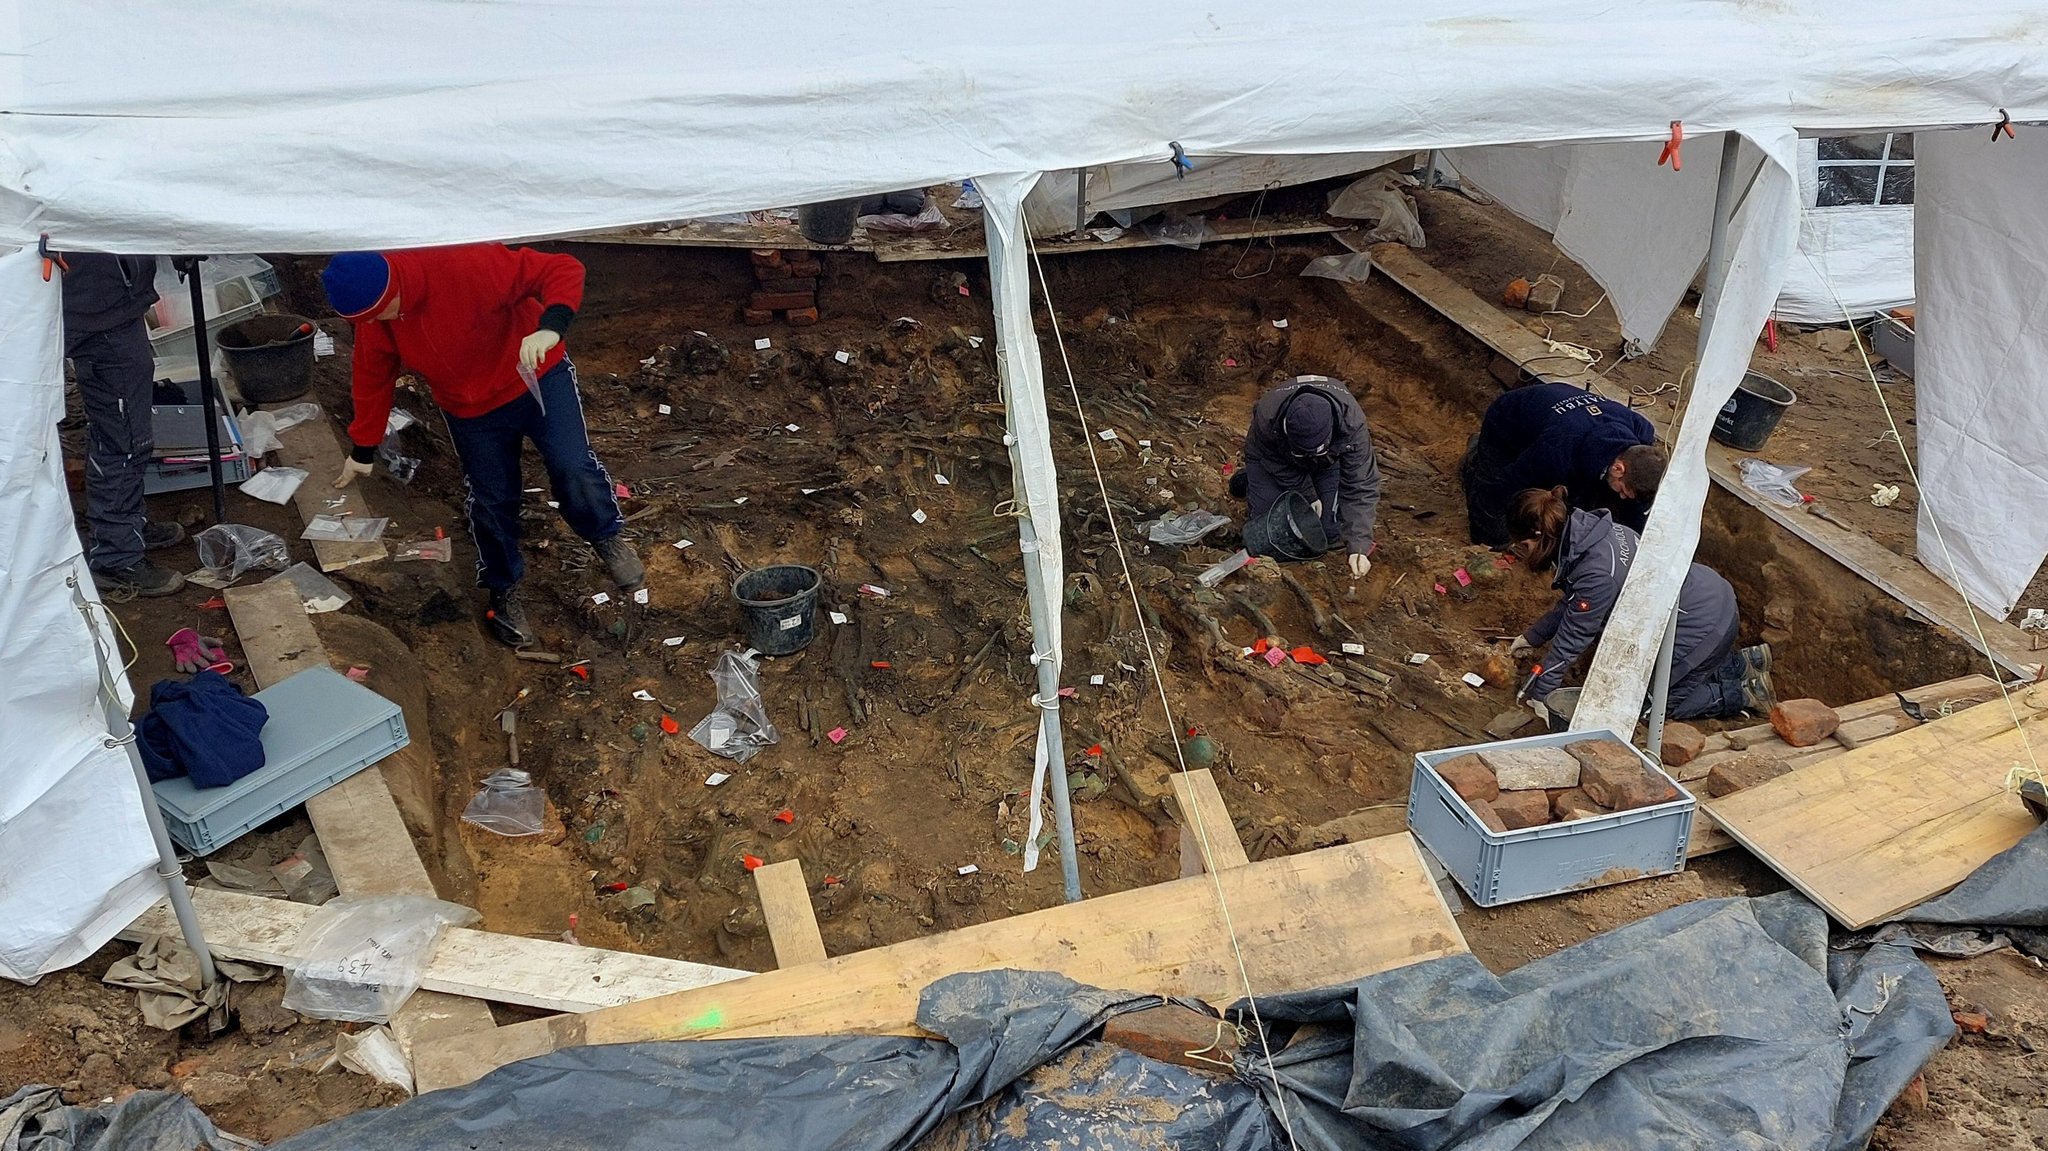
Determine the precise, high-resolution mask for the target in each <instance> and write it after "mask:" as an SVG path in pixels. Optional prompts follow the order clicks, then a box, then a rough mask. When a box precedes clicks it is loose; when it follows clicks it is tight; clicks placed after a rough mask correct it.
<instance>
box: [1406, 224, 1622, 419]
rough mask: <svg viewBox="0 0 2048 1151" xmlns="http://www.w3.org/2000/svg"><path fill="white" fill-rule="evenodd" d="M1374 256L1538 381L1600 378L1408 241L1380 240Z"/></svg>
mask: <svg viewBox="0 0 2048 1151" xmlns="http://www.w3.org/2000/svg"><path fill="white" fill-rule="evenodd" d="M1370 255H1371V256H1372V266H1373V267H1375V268H1378V269H1379V270H1380V271H1381V272H1382V273H1383V274H1385V276H1386V277H1387V278H1388V279H1389V280H1392V281H1393V282H1394V283H1396V284H1399V285H1400V286H1401V287H1403V288H1405V289H1407V291H1408V293H1409V294H1410V295H1412V296H1414V297H1415V298H1416V299H1418V300H1421V301H1422V302H1423V303H1425V304H1428V305H1429V306H1430V307H1431V308H1432V309H1434V310H1435V311H1436V313H1437V314H1438V315H1440V316H1442V317H1443V318H1444V319H1447V320H1449V321H1450V322H1452V323H1454V324H1456V325H1458V326H1459V327H1461V328H1463V329H1465V331H1466V332H1468V333H1469V334H1471V335H1472V336H1474V337H1475V338H1477V339H1478V340H1479V342H1480V343H1483V344H1485V345H1486V346H1487V347H1489V348H1492V349H1493V350H1494V351H1496V352H1499V353H1500V354H1501V355H1503V356H1506V357H1507V358H1508V359H1509V360H1511V361H1513V362H1514V363H1515V365H1516V366H1517V367H1519V368H1521V369H1522V370H1523V371H1525V372H1528V373H1529V374H1530V375H1532V376H1535V377H1536V378H1537V379H1539V380H1543V381H1545V382H1550V383H1571V384H1579V385H1582V386H1584V385H1589V384H1592V383H1593V382H1594V381H1596V380H1598V379H1599V377H1598V376H1597V375H1596V374H1595V373H1593V372H1592V371H1591V370H1590V369H1589V368H1588V367H1587V366H1586V365H1584V364H1581V363H1579V362H1578V361H1577V360H1574V359H1572V358H1570V357H1569V356H1565V355H1562V354H1561V353H1558V352H1554V351H1551V349H1550V345H1549V344H1548V343H1546V342H1545V341H1544V339H1543V337H1542V336H1539V335H1537V334H1536V333H1535V332H1532V331H1530V330H1529V329H1528V328H1526V327H1523V326H1522V323H1521V321H1519V320H1517V319H1515V317H1516V316H1517V315H1524V314H1526V313H1517V312H1509V311H1507V310H1505V309H1503V308H1501V307H1500V306H1499V305H1497V304H1494V303H1491V302H1489V301H1487V300H1484V299H1481V298H1480V297H1479V295H1478V293H1476V292H1474V291H1473V290H1472V289H1470V288H1467V287H1466V286H1465V285H1463V284H1460V283H1458V282H1457V281H1456V280H1453V279H1451V278H1450V277H1449V276H1446V275H1444V274H1443V273H1442V272H1439V271H1437V270H1436V269H1435V268H1432V267H1430V266H1429V265H1428V264H1426V263H1424V262H1423V260H1422V257H1420V256H1417V255H1416V254H1415V250H1414V249H1412V248H1409V247H1408V246H1406V245H1405V244H1375V245H1373V247H1372V250H1371V253H1370Z"/></svg>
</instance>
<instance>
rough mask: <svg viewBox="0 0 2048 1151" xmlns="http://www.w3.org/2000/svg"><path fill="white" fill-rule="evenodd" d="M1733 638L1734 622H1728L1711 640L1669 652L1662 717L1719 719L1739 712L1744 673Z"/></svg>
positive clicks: (1741, 659) (1732, 620)
mask: <svg viewBox="0 0 2048 1151" xmlns="http://www.w3.org/2000/svg"><path fill="white" fill-rule="evenodd" d="M1735 635H1736V621H1735V620H1734V619H1732V618H1731V619H1729V620H1728V622H1727V625H1726V627H1725V629H1717V630H1716V634H1715V635H1714V636H1713V637H1711V638H1709V639H1706V640H1704V641H1702V642H1698V643H1695V644H1693V645H1692V646H1691V647H1690V648H1687V649H1684V650H1678V649H1674V650H1673V652H1672V655H1671V688H1670V690H1668V691H1667V692H1665V693H1664V714H1665V715H1666V716H1668V717H1670V718H1672V719H1702V718H1704V719H1720V718H1722V717H1724V716H1730V715H1734V714H1736V713H1737V712H1740V711H1741V710H1742V678H1743V675H1744V674H1745V672H1746V670H1747V669H1746V667H1745V665H1744V661H1743V658H1742V656H1741V654H1740V653H1739V652H1737V651H1735ZM1680 638H1681V639H1683V638H1684V637H1683V636H1681V637H1680Z"/></svg>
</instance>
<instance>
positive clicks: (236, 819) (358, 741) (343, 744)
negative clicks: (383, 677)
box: [156, 667, 411, 855]
mask: <svg viewBox="0 0 2048 1151" xmlns="http://www.w3.org/2000/svg"><path fill="white" fill-rule="evenodd" d="M256 698H257V699H259V700H261V701H262V702H263V706H264V708H265V709H266V710H267V711H269V713H270V721H269V722H268V723H265V724H264V725H263V767H262V768H261V769H260V770H258V771H255V772H252V773H250V774H249V775H245V776H243V777H242V778H241V779H238V780H236V781H235V782H234V783H231V784H229V785H228V786H226V787H209V788H197V787H193V786H192V781H191V780H189V779H185V778H182V777H181V778H178V779H167V780H165V781H164V782H162V783H159V784H157V785H156V802H157V806H158V807H159V808H161V809H162V810H163V813H164V824H165V826H166V827H168V828H169V829H170V833H171V838H172V839H174V840H176V841H177V842H178V845H179V846H181V847H183V848H184V849H185V850H187V851H190V852H192V853H193V854H195V855H209V854H211V853H213V852H215V851H217V850H219V849H220V848H222V847H224V846H226V845H227V844H229V843H232V842H233V841H234V840H236V839H238V838H240V837H241V836H242V835H244V834H246V833H248V832H249V831H251V830H254V829H255V828H257V827H259V826H261V825H263V824H265V823H268V822H270V821H271V820H273V819H276V818H277V817H278V816H280V815H283V814H284V813H285V812H287V811H290V810H291V809H292V808H294V807H297V806H298V805H299V804H302V803H304V802H306V800H308V799H310V798H312V797H313V796H315V795H318V794H320V793H321V792H323V791H325V790H327V789H328V788H330V787H332V786H334V785H335V784H337V783H340V782H341V781H342V780H344V779H347V778H348V777H349V776H351V775H354V774H355V773H356V772H359V771H361V770H363V769H364V768H366V767H368V766H370V765H371V764H373V763H376V762H377V761H378V760H380V759H383V758H384V757H385V756H387V755H390V754H391V753H392V752H394V751H397V750H398V749H399V748H401V747H404V746H405V745H406V744H407V743H408V742H410V741H411V736H409V735H408V734H407V733H406V730H405V713H404V712H402V711H400V710H399V707H398V705H397V704H395V703H393V702H391V701H390V700H388V699H385V698H384V697H383V696H381V695H378V694H377V693H376V692H374V691H371V690H370V689H369V688H367V687H364V686H363V685H362V684H359V683H356V682H355V681H353V680H351V679H349V678H348V677H347V676H345V675H342V674H341V673H339V672H337V671H335V670H334V669H333V668H326V667H314V668H307V669H306V670H305V671H302V672H299V673H298V674H297V675H294V676H292V677H291V678H289V679H286V680H284V681H282V682H280V683H275V684H272V685H271V686H270V687H268V688H265V689H264V690H262V691H259V692H257V693H256Z"/></svg>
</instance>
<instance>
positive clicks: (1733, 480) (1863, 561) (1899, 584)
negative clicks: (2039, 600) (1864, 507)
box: [1707, 444, 2041, 680]
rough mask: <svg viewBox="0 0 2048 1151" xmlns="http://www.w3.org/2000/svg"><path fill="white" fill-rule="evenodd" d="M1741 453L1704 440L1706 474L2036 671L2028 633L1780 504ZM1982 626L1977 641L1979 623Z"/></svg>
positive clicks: (1982, 647) (1889, 591)
mask: <svg viewBox="0 0 2048 1151" xmlns="http://www.w3.org/2000/svg"><path fill="white" fill-rule="evenodd" d="M1740 459H1741V453H1738V452H1736V451H1734V450H1732V449H1730V448H1728V447H1727V446H1726V445H1723V444H1708V445H1707V474H1708V475H1710V476H1712V477H1713V478H1714V482H1715V483H1717V484H1720V485H1721V486H1722V487H1723V488H1726V489H1727V490H1728V491H1729V492H1730V493H1732V494H1733V495H1734V496H1735V497H1736V498H1737V499H1739V500H1741V501H1742V502H1744V503H1746V504H1748V505H1749V506H1751V507H1753V508H1755V509H1756V510H1758V511H1760V512H1762V513H1763V514H1764V515H1766V516H1768V517H1769V518H1770V519H1772V520H1773V521H1775V522H1776V523H1777V524H1778V525H1779V526H1780V527H1783V528H1785V529H1786V530H1787V531H1790V532H1791V533H1792V534H1793V535H1795V536H1798V537H1799V538H1800V539H1802V540H1805V541H1806V542H1807V543H1809V544H1812V545H1813V546H1814V547H1816V548H1819V549H1820V550H1821V551H1822V552H1823V553H1825V554H1826V555H1827V556H1828V558H1829V559H1832V560H1834V561H1835V562H1836V563H1839V564H1841V565H1842V566H1843V567H1845V568H1848V569H1849V570H1850V571H1852V572H1855V573H1856V574H1857V575H1859V576H1862V577H1863V578H1864V579H1865V580H1868V581H1869V582H1870V583H1872V584H1874V585H1876V587H1877V589H1878V590H1879V591H1882V592H1884V593H1885V594H1886V595H1888V596H1891V597H1892V598H1893V599H1895V600H1898V601H1899V602H1900V603H1902V604H1905V605H1906V606H1907V607H1909V608H1911V609H1912V610H1913V611H1915V612H1917V613H1918V614H1919V615H1921V616H1922V617H1924V618H1925V619H1927V620H1930V621H1932V622H1933V623H1934V624H1936V625H1937V626H1939V627H1943V628H1946V629H1947V630H1948V631H1950V632H1952V633H1954V634H1955V635H1957V636H1959V637H1961V638H1962V640H1963V642H1965V643H1967V644H1969V645H1970V646H1971V647H1973V648H1975V649H1977V650H1978V651H1980V652H1982V653H1984V655H1985V656H1986V657H1988V658H1989V659H1991V660H1993V661H1994V662H1996V663H1997V664H1998V666H1999V667H2000V668H2003V669H2004V670H2005V671H2007V672H2009V673H2011V674H2013V675H2016V676H2018V677H2020V678H2021V679H2028V680H2031V679H2033V678H2034V677H2035V675H2036V674H2037V673H2038V671H2039V667H2040V663H2041V658H2040V656H2039V655H2037V654H2035V653H2034V652H2033V651H2032V650H2031V648H2032V644H2031V643H2030V642H2029V641H2028V639H2027V636H2026V633H2024V632H2022V631H2020V630H2019V629H2018V628H2016V627H2014V626H2012V625H2011V624H2009V623H2005V622H2004V621H2002V620H1998V619H1994V618H1992V617H1991V616H1989V615H1987V614H1985V613H1983V612H1979V613H1977V615H1976V618H1975V621H1974V622H1973V621H1972V619H1971V614H1970V610H1969V608H1968V607H1967V606H1966V605H1965V604H1964V602H1963V597H1962V593H1960V592H1958V591H1956V589H1954V588H1952V587H1950V586H1949V585H1948V584H1947V582H1945V581H1944V580H1942V579H1941V578H1940V577H1938V576H1936V575H1935V574H1934V573H1933V572H1931V571H1928V570H1927V569H1926V568H1925V567H1922V566H1921V565H1920V564H1919V562H1917V561H1915V560H1910V559H1907V558H1906V557H1904V556H1901V555H1899V554H1897V553H1896V552H1893V551H1891V550H1890V549H1888V548H1886V547H1884V546H1883V545H1881V544H1879V543H1878V542H1877V541H1875V540H1873V539H1871V538H1870V537H1869V536H1866V535H1864V534H1863V533H1861V532H1857V531H1851V530H1849V529H1847V528H1844V527H1841V526H1839V525H1837V524H1835V523H1833V522H1831V521H1828V520H1824V519H1822V518H1820V517H1819V516H1817V515H1814V514H1812V513H1811V512H1807V511H1804V510H1801V509H1796V508H1787V507H1780V506H1779V505H1777V504H1774V503H1772V502H1771V501H1769V500H1767V499H1765V498H1764V497H1763V496H1762V495H1760V494H1758V493H1757V492H1754V491H1751V490H1750V489H1749V488H1747V487H1745V486H1743V483H1742V472H1741V468H1740V466H1739V464H1738V461H1739V460H1740ZM1978 628H1982V629H1983V632H1984V639H1985V642H1984V643H1980V642H1978V639H1977V629H1978Z"/></svg>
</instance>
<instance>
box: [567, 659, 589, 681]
mask: <svg viewBox="0 0 2048 1151" xmlns="http://www.w3.org/2000/svg"><path fill="white" fill-rule="evenodd" d="M569 674H570V675H573V676H575V677H576V678H577V679H580V680H582V681H584V682H585V683H588V682H590V669H589V668H587V667H584V666H583V665H582V664H580V663H579V664H577V665H576V666H575V667H572V668H570V669H569Z"/></svg>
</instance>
